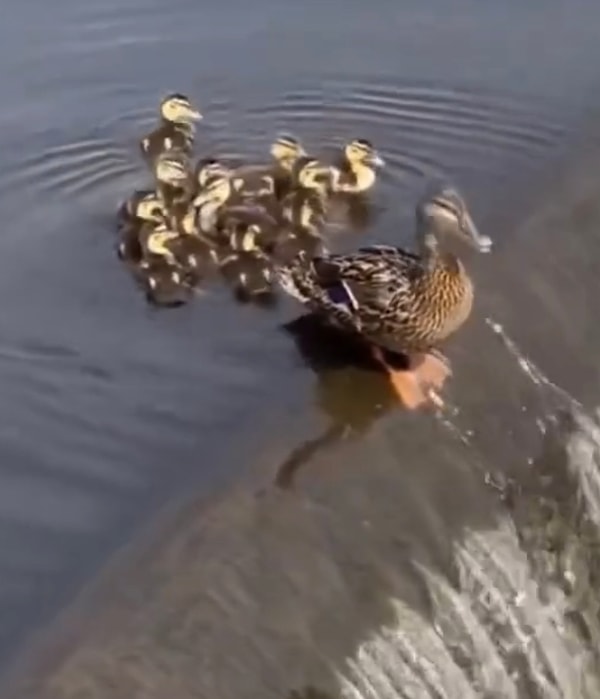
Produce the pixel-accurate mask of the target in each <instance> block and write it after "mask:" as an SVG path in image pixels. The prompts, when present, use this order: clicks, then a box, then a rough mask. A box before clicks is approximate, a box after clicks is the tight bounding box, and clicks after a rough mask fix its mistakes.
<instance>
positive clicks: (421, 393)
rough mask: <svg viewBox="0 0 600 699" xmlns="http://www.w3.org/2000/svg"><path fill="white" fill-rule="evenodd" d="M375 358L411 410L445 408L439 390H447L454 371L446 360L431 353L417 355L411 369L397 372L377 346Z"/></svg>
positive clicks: (400, 397)
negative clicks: (447, 380)
mask: <svg viewBox="0 0 600 699" xmlns="http://www.w3.org/2000/svg"><path fill="white" fill-rule="evenodd" d="M373 355H374V357H375V358H376V359H377V361H378V362H379V363H380V364H381V365H382V366H383V367H384V368H385V370H386V372H387V373H388V375H389V377H390V381H391V384H392V388H393V389H394V392H395V393H396V395H397V396H398V398H399V399H400V402H401V403H402V404H403V405H404V407H406V408H407V409H408V410H416V409H417V408H420V407H422V406H425V405H427V404H431V403H433V404H434V405H435V406H436V407H438V408H443V407H444V401H443V400H442V399H441V398H440V396H439V395H438V391H440V390H441V389H442V388H443V387H444V384H445V382H446V379H447V378H448V377H449V376H450V375H451V373H452V371H451V369H450V365H449V364H448V363H447V362H446V361H445V360H444V358H443V357H441V356H439V355H437V354H430V353H427V354H422V355H417V356H414V357H411V362H410V364H411V366H410V368H409V369H404V370H398V369H393V368H392V367H390V366H389V364H388V363H387V362H386V361H385V358H384V356H383V352H382V351H381V350H380V349H379V348H378V347H373Z"/></svg>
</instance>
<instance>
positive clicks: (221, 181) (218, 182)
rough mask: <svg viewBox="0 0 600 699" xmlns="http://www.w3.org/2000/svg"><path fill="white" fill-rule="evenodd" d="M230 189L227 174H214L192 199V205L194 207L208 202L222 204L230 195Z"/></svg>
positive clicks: (229, 180)
mask: <svg viewBox="0 0 600 699" xmlns="http://www.w3.org/2000/svg"><path fill="white" fill-rule="evenodd" d="M231 189H232V188H231V179H230V178H229V177H228V176H227V175H215V176H214V177H211V178H210V179H209V180H208V181H207V183H206V186H205V187H204V189H203V190H202V191H201V192H200V194H198V196H197V197H196V198H195V199H194V201H193V206H194V207H195V208H196V209H199V208H201V207H202V206H204V205H205V204H208V203H211V204H214V205H215V206H222V205H223V204H225V202H226V201H227V200H228V199H229V198H230V197H231Z"/></svg>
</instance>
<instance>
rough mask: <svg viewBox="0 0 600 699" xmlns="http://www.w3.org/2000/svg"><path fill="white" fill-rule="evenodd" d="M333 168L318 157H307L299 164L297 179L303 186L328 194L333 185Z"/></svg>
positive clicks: (324, 194)
mask: <svg viewBox="0 0 600 699" xmlns="http://www.w3.org/2000/svg"><path fill="white" fill-rule="evenodd" d="M331 178H332V174H331V168H330V167H328V166H327V165H324V164H323V163H322V162H320V161H319V160H318V159H317V158H308V157H307V158H305V159H304V160H303V162H302V163H300V164H299V168H298V170H297V172H296V180H297V182H298V184H299V185H300V186H301V187H304V188H305V189H310V190H313V191H315V192H317V193H319V194H321V195H323V196H326V195H327V194H328V192H329V187H330V186H331Z"/></svg>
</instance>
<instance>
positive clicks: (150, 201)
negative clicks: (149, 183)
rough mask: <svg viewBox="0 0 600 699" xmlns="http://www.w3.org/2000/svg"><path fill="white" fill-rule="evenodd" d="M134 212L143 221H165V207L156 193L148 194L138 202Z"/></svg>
mask: <svg viewBox="0 0 600 699" xmlns="http://www.w3.org/2000/svg"><path fill="white" fill-rule="evenodd" d="M134 214H135V216H136V218H139V219H141V220H142V221H152V222H156V223H162V222H163V221H164V214H165V212H164V208H163V205H162V202H161V200H160V199H159V198H158V196H157V195H156V194H148V195H146V196H145V197H144V198H143V199H140V201H138V202H137V203H136V206H135V210H134Z"/></svg>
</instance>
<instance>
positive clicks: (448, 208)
mask: <svg viewBox="0 0 600 699" xmlns="http://www.w3.org/2000/svg"><path fill="white" fill-rule="evenodd" d="M434 203H435V205H436V206H437V207H438V209H442V211H444V212H445V213H447V214H450V215H451V216H453V217H454V218H460V213H459V211H458V210H457V208H456V207H455V206H454V205H453V204H450V203H449V202H447V201H443V200H440V199H436V200H435V202H434Z"/></svg>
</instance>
